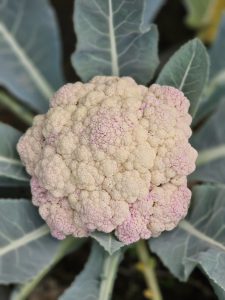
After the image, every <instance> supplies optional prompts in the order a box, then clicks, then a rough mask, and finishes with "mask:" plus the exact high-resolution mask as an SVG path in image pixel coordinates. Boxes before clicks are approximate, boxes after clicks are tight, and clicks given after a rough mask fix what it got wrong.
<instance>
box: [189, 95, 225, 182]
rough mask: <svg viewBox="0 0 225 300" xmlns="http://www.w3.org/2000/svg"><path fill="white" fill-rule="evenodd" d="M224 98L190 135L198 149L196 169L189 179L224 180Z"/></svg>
mask: <svg viewBox="0 0 225 300" xmlns="http://www.w3.org/2000/svg"><path fill="white" fill-rule="evenodd" d="M224 118H225V100H224V101H223V102H221V103H220V106H219V107H218V110H217V112H216V113H215V114H214V115H212V116H211V117H210V118H209V120H208V121H207V122H206V123H205V124H204V126H202V127H201V128H200V129H199V130H198V131H197V132H196V133H195V134H194V135H193V137H192V140H191V143H192V145H193V146H194V147H195V148H196V149H197V150H198V152H199V156H198V159H197V169H196V171H195V172H194V173H193V174H191V176H190V179H191V180H200V181H207V182H220V183H224V181H225V168H224V164H225V139H224V137H225V123H224Z"/></svg>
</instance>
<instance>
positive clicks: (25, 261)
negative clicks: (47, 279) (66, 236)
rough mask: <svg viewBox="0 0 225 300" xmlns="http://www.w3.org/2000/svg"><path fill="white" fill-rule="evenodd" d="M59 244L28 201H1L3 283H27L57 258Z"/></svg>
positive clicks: (0, 255) (0, 274)
mask: <svg viewBox="0 0 225 300" xmlns="http://www.w3.org/2000/svg"><path fill="white" fill-rule="evenodd" d="M58 245H59V242H58V241H57V240H56V239H54V238H52V237H51V236H50V235H49V228H48V227H47V226H46V225H45V223H44V222H43V220H42V219H41V218H40V216H39V214H38V210H37V208H36V207H34V206H33V205H32V203H31V202H30V201H28V200H24V199H20V200H16V199H14V200H11V199H7V200H5V199H1V200H0V266H1V272H0V283H3V284H9V283H24V282H25V281H27V280H30V279H31V278H33V277H34V276H35V275H36V274H37V273H38V272H39V271H40V270H42V269H43V268H44V267H45V266H46V265H47V264H48V263H49V262H50V261H51V260H52V257H53V256H54V253H55V251H57V247H58Z"/></svg>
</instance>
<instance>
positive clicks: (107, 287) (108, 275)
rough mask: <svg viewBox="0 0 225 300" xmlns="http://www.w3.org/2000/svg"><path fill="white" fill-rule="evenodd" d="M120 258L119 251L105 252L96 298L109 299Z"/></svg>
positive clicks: (99, 299) (100, 299)
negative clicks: (97, 296)
mask: <svg viewBox="0 0 225 300" xmlns="http://www.w3.org/2000/svg"><path fill="white" fill-rule="evenodd" d="M120 259H121V251H117V252H116V253H114V254H113V255H110V254H108V253H106V257H105V261H104V265H103V273H102V281H101V286H100V292H99V298H98V300H110V299H111V295H112V290H113V286H114V281H115V278H116V273H117V269H118V266H119V263H120Z"/></svg>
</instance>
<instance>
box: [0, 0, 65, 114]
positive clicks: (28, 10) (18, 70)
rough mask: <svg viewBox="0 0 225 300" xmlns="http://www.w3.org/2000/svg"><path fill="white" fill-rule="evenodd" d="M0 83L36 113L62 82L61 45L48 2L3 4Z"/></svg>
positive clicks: (30, 0) (6, 0) (22, 0)
mask: <svg viewBox="0 0 225 300" xmlns="http://www.w3.org/2000/svg"><path fill="white" fill-rule="evenodd" d="M0 49H1V50H0V65H1V69H0V83H1V84H2V85H4V86H6V87H7V88H8V89H9V90H10V91H11V92H12V93H13V94H15V95H16V96H17V97H18V98H20V99H21V101H24V102H25V103H26V104H28V105H29V106H30V107H32V108H34V109H36V110H37V111H40V112H44V111H46V109H47V108H48V98H49V97H50V96H51V95H52V93H53V92H54V90H55V89H57V88H58V87H59V86H60V85H61V84H62V82H63V76H62V69H61V66H60V56H61V51H60V41H59V33H58V29H57V24H56V20H55V16H54V14H53V11H52V9H51V7H50V5H49V4H48V2H47V0H39V1H36V0H20V1H17V0H4V1H1V3H0Z"/></svg>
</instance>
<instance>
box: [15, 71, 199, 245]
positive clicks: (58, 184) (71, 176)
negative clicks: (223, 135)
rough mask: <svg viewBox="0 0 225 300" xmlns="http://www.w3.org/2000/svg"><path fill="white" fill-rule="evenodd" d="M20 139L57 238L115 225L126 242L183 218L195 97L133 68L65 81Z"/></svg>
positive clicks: (36, 200) (36, 199) (37, 197)
mask: <svg viewBox="0 0 225 300" xmlns="http://www.w3.org/2000/svg"><path fill="white" fill-rule="evenodd" d="M50 106H51V107H50V109H49V111H48V112H47V113H46V114H43V115H38V116H37V117H35V119H34V122H33V126H32V127H31V128H30V129H28V130H27V132H26V134H25V135H23V136H22V137H21V139H20V141H19V143H18V152H19V154H20V156H21V159H22V161H23V162H24V164H25V166H26V169H27V172H28V173H29V174H30V175H31V176H32V179H31V189H32V196H33V198H32V201H33V204H34V205H36V206H38V207H39V212H40V215H41V216H42V218H43V219H44V220H45V221H46V222H47V224H48V226H49V227H50V229H51V233H52V235H53V236H55V237H56V238H58V239H63V238H65V237H66V236H67V235H73V236H75V237H84V236H88V235H90V234H91V233H92V232H93V231H101V232H106V233H110V232H114V234H115V235H116V237H117V238H118V239H119V240H120V241H122V242H124V243H125V244H130V243H133V242H135V241H137V240H139V239H148V238H150V237H152V236H153V237H155V236H158V235H159V234H160V233H161V232H162V231H164V230H171V229H173V228H174V227H175V226H176V225H177V224H178V222H179V221H180V220H181V219H182V218H184V217H185V215H186V213H187V210H188V206H189V202H190V198H191V192H190V190H189V189H188V188H187V175H188V174H190V173H191V172H192V171H193V170H194V169H195V160H196V157H197V152H196V151H195V150H194V149H193V148H192V147H191V145H190V144H189V142H188V139H189V137H190V136H191V129H190V123H191V116H190V115H189V114H188V108H189V101H188V100H187V98H186V97H185V96H184V95H183V93H182V92H181V91H179V90H177V89H175V88H173V87H169V86H160V85H157V84H153V85H151V86H150V87H149V88H147V87H144V86H142V85H138V84H137V83H136V82H135V81H134V80H133V79H132V78H129V77H122V78H119V77H105V76H97V77H94V78H93V79H92V80H91V81H90V82H89V83H86V84H83V83H81V82H76V83H75V84H66V85H64V86H63V87H62V88H61V89H59V90H58V91H57V92H56V94H55V95H54V96H53V98H52V99H51V103H50Z"/></svg>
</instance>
